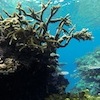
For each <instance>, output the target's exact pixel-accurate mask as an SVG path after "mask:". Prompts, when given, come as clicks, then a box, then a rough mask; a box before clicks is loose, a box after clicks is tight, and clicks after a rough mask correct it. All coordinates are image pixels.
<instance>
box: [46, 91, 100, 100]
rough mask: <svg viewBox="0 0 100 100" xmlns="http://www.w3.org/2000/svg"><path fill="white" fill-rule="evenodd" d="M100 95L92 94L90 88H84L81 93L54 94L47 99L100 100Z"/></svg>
mask: <svg viewBox="0 0 100 100" xmlns="http://www.w3.org/2000/svg"><path fill="white" fill-rule="evenodd" d="M99 99H100V96H92V95H90V94H89V90H88V89H86V90H82V91H80V92H79V93H74V94H73V93H67V94H63V95H59V94H52V95H50V96H49V97H48V98H46V99H45V100H99Z"/></svg>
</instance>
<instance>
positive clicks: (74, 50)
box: [0, 0, 100, 91]
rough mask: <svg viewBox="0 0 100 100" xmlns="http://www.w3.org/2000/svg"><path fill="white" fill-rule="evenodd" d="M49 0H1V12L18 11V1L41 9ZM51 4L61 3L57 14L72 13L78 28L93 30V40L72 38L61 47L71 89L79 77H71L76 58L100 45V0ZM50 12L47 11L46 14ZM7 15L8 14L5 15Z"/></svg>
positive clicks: (25, 5) (26, 5) (78, 0)
mask: <svg viewBox="0 0 100 100" xmlns="http://www.w3.org/2000/svg"><path fill="white" fill-rule="evenodd" d="M47 1H48V0H0V14H1V15H4V16H5V14H4V13H3V11H2V10H3V9H4V10H7V11H8V12H9V13H13V12H14V11H16V9H15V7H16V5H17V3H18V2H21V3H22V5H23V8H24V9H26V10H27V7H28V6H30V7H33V8H35V9H39V8H40V6H41V3H46V2H47ZM51 1H52V2H51V5H50V6H53V5H56V4H60V5H61V9H60V10H59V12H58V13H57V15H56V16H58V17H60V16H65V15H66V14H67V13H69V14H70V16H71V20H72V22H73V24H75V25H76V30H77V31H78V30H81V29H82V28H83V27H86V28H89V31H91V32H92V34H93V36H94V39H93V40H92V41H81V42H79V41H77V40H72V41H71V42H70V43H69V45H68V46H67V47H65V48H60V49H59V50H58V53H59V54H60V58H59V61H60V62H62V63H67V65H65V66H63V67H62V69H63V70H65V71H68V72H69V74H68V75H66V76H65V77H66V78H68V79H69V81H70V85H69V87H68V88H67V91H70V89H72V88H73V87H74V86H75V83H76V82H77V80H78V79H74V78H73V77H71V74H73V73H74V72H73V71H74V70H75V69H76V65H75V59H77V58H80V57H82V56H83V55H85V54H87V53H89V52H91V51H93V50H94V49H95V48H96V47H99V46H100V0H51ZM48 15H49V13H48V12H46V15H45V16H48ZM5 17H6V16H5ZM49 28H50V29H51V33H54V30H53V29H52V28H54V26H50V27H49Z"/></svg>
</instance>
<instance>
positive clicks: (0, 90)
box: [0, 0, 92, 100]
mask: <svg viewBox="0 0 100 100" xmlns="http://www.w3.org/2000/svg"><path fill="white" fill-rule="evenodd" d="M50 2H51V1H50V0H49V1H48V2H47V4H42V7H41V9H40V10H39V11H35V9H32V8H28V10H29V12H28V13H27V12H26V11H25V10H24V9H23V8H22V5H21V4H20V3H18V5H17V7H16V9H17V12H15V13H13V14H9V13H8V12H7V11H5V10H3V11H4V12H5V14H6V15H7V18H3V16H0V99H2V100H5V99H6V100H7V99H10V100H45V98H46V99H47V100H48V98H49V97H52V96H53V94H56V95H57V94H58V95H59V97H60V95H64V94H65V88H66V87H67V85H68V84H69V82H68V80H67V79H65V78H64V75H63V74H62V72H61V73H60V71H59V70H58V69H57V68H58V66H59V62H58V58H59V55H58V54H57V53H56V50H57V48H60V47H65V46H67V45H68V43H69V42H70V40H71V39H73V38H74V39H76V40H79V41H80V40H91V39H92V35H91V33H90V32H88V30H87V29H85V28H83V29H82V30H81V31H78V32H74V31H75V26H73V25H72V23H71V20H70V19H69V15H68V14H67V15H66V16H65V17H60V18H54V16H55V14H56V13H57V12H58V10H59V9H60V6H59V5H57V6H53V7H52V8H51V9H50V15H49V16H48V17H47V18H46V19H45V18H44V17H43V16H44V14H45V11H46V10H47V9H48V8H49V5H50ZM27 17H29V18H31V19H33V21H31V20H28V19H26V18H27ZM58 17H59V16H58ZM56 22H57V23H58V26H57V29H56V32H55V34H54V35H52V33H50V32H49V29H48V26H49V24H55V23H56ZM65 27H66V28H65ZM69 28H70V29H69ZM82 93H83V92H82ZM66 96H67V97H68V98H69V97H70V94H69V95H67V94H66ZM82 96H83V97H84V95H82ZM53 97H54V96H53ZM67 97H66V100H70V99H67ZM64 98H65V96H64ZM64 98H63V99H61V100H64ZM49 100H60V98H59V99H52V98H51V99H49ZM76 100H78V99H76Z"/></svg>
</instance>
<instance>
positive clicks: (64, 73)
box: [58, 71, 69, 75]
mask: <svg viewBox="0 0 100 100" xmlns="http://www.w3.org/2000/svg"><path fill="white" fill-rule="evenodd" d="M68 74H69V72H67V71H61V72H58V75H68Z"/></svg>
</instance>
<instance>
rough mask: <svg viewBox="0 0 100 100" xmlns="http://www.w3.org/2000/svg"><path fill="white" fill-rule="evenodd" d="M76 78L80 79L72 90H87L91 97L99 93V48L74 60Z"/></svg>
mask: <svg viewBox="0 0 100 100" xmlns="http://www.w3.org/2000/svg"><path fill="white" fill-rule="evenodd" d="M76 64H77V72H76V75H75V76H76V77H77V76H79V77H81V79H80V81H79V82H78V83H77V85H76V87H75V89H74V90H83V89H86V88H88V89H89V90H90V93H91V94H92V95H98V94H99V93H100V48H97V49H95V51H93V52H91V53H89V54H87V55H85V56H83V57H81V58H80V59H77V60H76Z"/></svg>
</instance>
